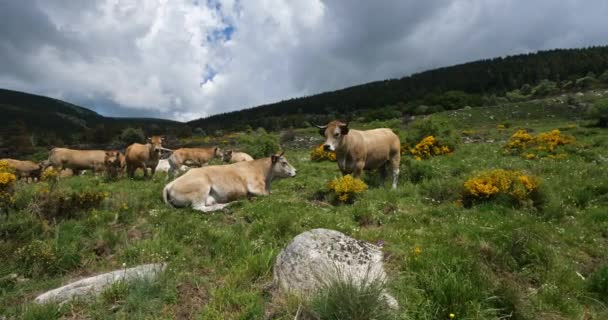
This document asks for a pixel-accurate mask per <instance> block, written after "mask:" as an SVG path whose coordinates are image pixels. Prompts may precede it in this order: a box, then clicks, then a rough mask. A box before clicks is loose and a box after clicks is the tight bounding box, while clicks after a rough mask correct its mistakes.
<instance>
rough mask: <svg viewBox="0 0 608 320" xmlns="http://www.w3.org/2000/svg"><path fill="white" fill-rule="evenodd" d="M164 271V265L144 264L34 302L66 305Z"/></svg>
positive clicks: (75, 284) (69, 286)
mask: <svg viewBox="0 0 608 320" xmlns="http://www.w3.org/2000/svg"><path fill="white" fill-rule="evenodd" d="M164 269H165V266H164V264H144V265H141V266H137V267H134V268H129V269H121V270H117V271H112V272H108V273H104V274H100V275H97V276H94V277H89V278H85V279H82V280H78V281H76V282H72V283H70V284H67V285H65V286H63V287H60V288H57V289H53V290H51V291H47V292H45V293H43V294H41V295H39V296H38V297H36V299H35V300H34V301H35V302H36V303H39V304H43V303H49V302H55V303H65V302H67V301H69V300H71V299H74V298H78V297H83V296H88V295H98V294H100V293H101V292H102V291H103V290H104V289H106V288H108V287H110V286H111V285H113V284H114V283H116V282H119V281H133V280H136V279H143V278H147V279H152V278H154V277H156V275H157V274H158V273H160V272H161V271H163V270H164Z"/></svg>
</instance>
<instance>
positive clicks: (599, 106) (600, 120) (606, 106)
mask: <svg viewBox="0 0 608 320" xmlns="http://www.w3.org/2000/svg"><path fill="white" fill-rule="evenodd" d="M587 116H588V117H589V118H590V119H592V120H595V121H597V126H599V127H601V128H608V99H602V100H599V101H597V102H595V104H594V105H593V107H591V109H589V111H588V112H587Z"/></svg>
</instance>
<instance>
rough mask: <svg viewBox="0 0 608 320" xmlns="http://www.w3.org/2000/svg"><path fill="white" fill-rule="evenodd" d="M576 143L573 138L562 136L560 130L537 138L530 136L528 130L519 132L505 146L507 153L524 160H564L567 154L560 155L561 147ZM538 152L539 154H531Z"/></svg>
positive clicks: (545, 133)
mask: <svg viewBox="0 0 608 320" xmlns="http://www.w3.org/2000/svg"><path fill="white" fill-rule="evenodd" d="M574 141H575V139H574V137H573V136H569V135H562V134H561V131H560V130H558V129H555V130H551V131H548V132H542V133H539V134H538V135H537V136H536V137H535V136H533V135H531V134H529V133H528V132H527V131H526V130H524V129H520V130H517V131H516V132H515V133H514V134H513V135H512V136H511V138H509V141H507V144H506V145H505V146H504V147H505V150H506V153H508V154H519V155H521V156H522V157H523V158H525V159H528V160H531V159H536V158H539V157H544V156H548V157H549V158H552V159H560V158H564V157H565V156H566V155H567V154H566V153H558V152H560V151H561V150H559V149H558V147H559V146H564V145H567V144H571V143H573V142H574ZM531 151H536V152H538V154H535V153H531Z"/></svg>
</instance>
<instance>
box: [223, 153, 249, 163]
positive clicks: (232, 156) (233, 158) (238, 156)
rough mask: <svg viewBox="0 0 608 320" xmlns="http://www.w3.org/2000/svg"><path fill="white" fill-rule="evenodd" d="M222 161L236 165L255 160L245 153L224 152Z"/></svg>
mask: <svg viewBox="0 0 608 320" xmlns="http://www.w3.org/2000/svg"><path fill="white" fill-rule="evenodd" d="M222 160H224V162H230V163H235V162H241V161H251V160H253V157H252V156H250V155H248V154H246V153H245V152H238V151H233V150H224V152H223V153H222Z"/></svg>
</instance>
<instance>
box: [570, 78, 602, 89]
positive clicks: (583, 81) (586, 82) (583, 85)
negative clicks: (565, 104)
mask: <svg viewBox="0 0 608 320" xmlns="http://www.w3.org/2000/svg"><path fill="white" fill-rule="evenodd" d="M596 83H597V80H596V79H595V78H594V77H592V76H586V77H583V78H579V79H576V82H575V83H574V85H575V86H576V87H577V88H579V89H589V88H591V87H592V86H593V85H594V84H596Z"/></svg>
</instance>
